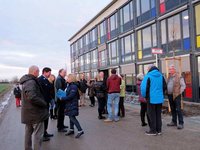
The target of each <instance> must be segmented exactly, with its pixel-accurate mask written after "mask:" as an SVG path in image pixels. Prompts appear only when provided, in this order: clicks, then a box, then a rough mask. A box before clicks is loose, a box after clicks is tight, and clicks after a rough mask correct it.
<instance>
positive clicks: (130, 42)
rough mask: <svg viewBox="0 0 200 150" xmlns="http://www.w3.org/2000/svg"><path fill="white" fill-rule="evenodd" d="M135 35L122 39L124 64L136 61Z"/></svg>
mask: <svg viewBox="0 0 200 150" xmlns="http://www.w3.org/2000/svg"><path fill="white" fill-rule="evenodd" d="M134 46H135V44H134V34H131V35H128V36H126V37H123V38H122V39H121V54H122V62H123V63H125V62H131V61H132V60H134V59H135V47H134Z"/></svg>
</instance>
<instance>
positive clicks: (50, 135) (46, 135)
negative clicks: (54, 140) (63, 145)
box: [44, 132, 53, 137]
mask: <svg viewBox="0 0 200 150" xmlns="http://www.w3.org/2000/svg"><path fill="white" fill-rule="evenodd" d="M44 137H53V134H49V133H47V132H46V133H45V134H44Z"/></svg>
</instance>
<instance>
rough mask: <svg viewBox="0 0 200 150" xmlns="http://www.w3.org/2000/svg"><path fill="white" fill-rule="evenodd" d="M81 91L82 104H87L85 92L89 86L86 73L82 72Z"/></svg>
mask: <svg viewBox="0 0 200 150" xmlns="http://www.w3.org/2000/svg"><path fill="white" fill-rule="evenodd" d="M79 84H80V91H81V94H80V106H85V105H86V102H85V93H86V90H87V88H88V86H87V81H86V80H85V75H84V74H81V79H80V82H79Z"/></svg>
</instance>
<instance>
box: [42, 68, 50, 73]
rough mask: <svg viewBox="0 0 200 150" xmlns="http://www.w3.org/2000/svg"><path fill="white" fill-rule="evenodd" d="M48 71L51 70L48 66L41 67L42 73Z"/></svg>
mask: <svg viewBox="0 0 200 150" xmlns="http://www.w3.org/2000/svg"><path fill="white" fill-rule="evenodd" d="M49 71H51V68H49V67H44V68H43V69H42V74H43V73H45V72H49Z"/></svg>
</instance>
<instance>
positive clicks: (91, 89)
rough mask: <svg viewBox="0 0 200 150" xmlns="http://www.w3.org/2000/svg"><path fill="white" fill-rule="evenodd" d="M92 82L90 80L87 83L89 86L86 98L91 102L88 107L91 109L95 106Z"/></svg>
mask: <svg viewBox="0 0 200 150" xmlns="http://www.w3.org/2000/svg"><path fill="white" fill-rule="evenodd" d="M94 82H95V81H94V80H92V79H91V80H90V81H89V84H88V87H89V88H88V96H89V98H90V101H91V104H90V106H91V107H94V106H95V98H94Z"/></svg>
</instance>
